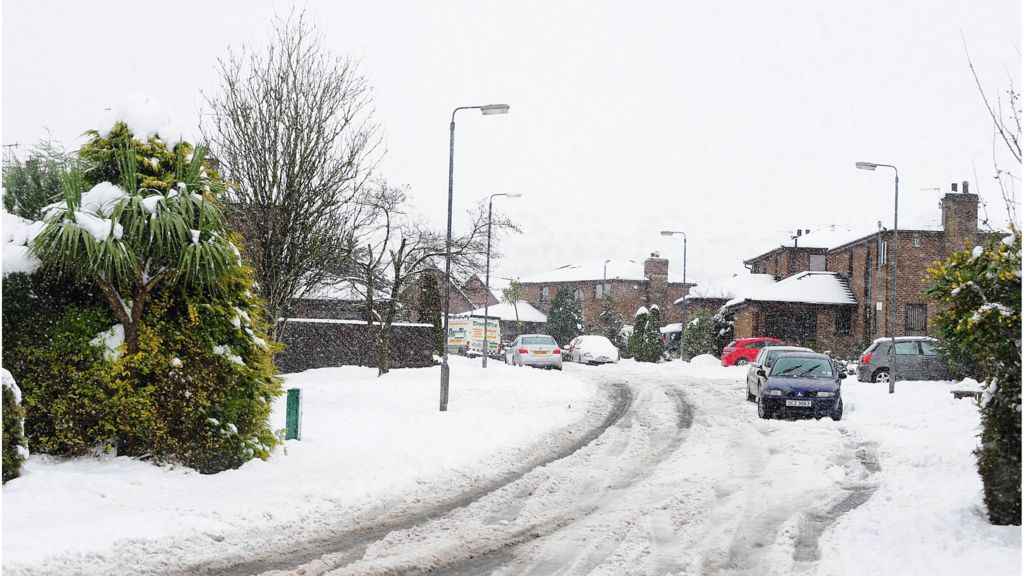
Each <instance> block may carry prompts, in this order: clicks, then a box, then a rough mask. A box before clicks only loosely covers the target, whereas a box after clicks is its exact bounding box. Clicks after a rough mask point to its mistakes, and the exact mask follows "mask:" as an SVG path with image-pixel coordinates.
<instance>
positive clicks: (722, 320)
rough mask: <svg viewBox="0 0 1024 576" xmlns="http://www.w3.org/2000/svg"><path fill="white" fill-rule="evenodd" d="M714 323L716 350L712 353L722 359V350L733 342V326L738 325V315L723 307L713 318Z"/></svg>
mask: <svg viewBox="0 0 1024 576" xmlns="http://www.w3.org/2000/svg"><path fill="white" fill-rule="evenodd" d="M711 321H712V322H714V328H713V330H714V333H715V350H714V352H712V354H714V356H715V357H716V358H721V356H722V350H724V349H725V347H726V346H728V345H729V342H732V339H733V338H732V337H733V326H734V325H735V323H736V313H735V312H733V311H732V310H731V309H729V308H726V307H725V306H722V307H721V308H719V309H718V312H715V315H714V316H712V317H711Z"/></svg>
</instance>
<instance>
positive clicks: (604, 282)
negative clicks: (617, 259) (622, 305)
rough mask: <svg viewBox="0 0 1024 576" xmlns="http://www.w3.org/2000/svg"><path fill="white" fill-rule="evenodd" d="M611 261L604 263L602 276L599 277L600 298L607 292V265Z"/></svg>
mask: <svg viewBox="0 0 1024 576" xmlns="http://www.w3.org/2000/svg"><path fill="white" fill-rule="evenodd" d="M609 262H611V259H608V260H605V261H604V275H603V276H602V277H601V298H604V295H605V293H607V292H608V263H609Z"/></svg>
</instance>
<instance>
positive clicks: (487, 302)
mask: <svg viewBox="0 0 1024 576" xmlns="http://www.w3.org/2000/svg"><path fill="white" fill-rule="evenodd" d="M495 196H504V197H506V198H519V197H521V196H522V194H491V198H490V200H488V201H487V266H486V270H487V272H486V273H485V274H484V277H485V278H486V280H484V346H483V348H484V350H483V352H484V353H483V357H484V359H483V362H482V365H483V367H484V368H487V353H488V352H490V351H491V345H490V340H488V338H487V322H488V320H489V317H488V316H487V313H488V311H489V310H490V306H491V211H492V209H493V208H494V197H495ZM499 322H500V320H499Z"/></svg>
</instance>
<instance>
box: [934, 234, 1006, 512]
mask: <svg viewBox="0 0 1024 576" xmlns="http://www.w3.org/2000/svg"><path fill="white" fill-rule="evenodd" d="M1020 252H1021V235H1020V231H1019V230H1018V229H1017V228H1016V227H1014V228H1012V230H1011V231H1010V233H1009V234H1008V235H1005V236H1004V237H1003V238H1002V239H999V238H992V239H991V240H990V241H989V242H988V243H987V244H986V245H985V246H978V247H976V248H974V249H973V250H970V251H963V252H957V253H955V254H953V255H952V256H951V257H950V258H949V259H948V260H946V261H945V262H935V265H934V267H933V268H932V269H930V270H929V273H930V275H931V278H932V282H933V285H932V288H931V289H930V290H929V292H928V293H929V295H930V296H931V297H932V298H935V299H936V300H937V301H938V302H939V303H940V304H941V305H942V306H943V308H942V310H941V311H940V312H939V314H938V315H937V316H936V321H935V326H936V332H937V335H938V336H939V338H940V339H941V340H942V342H943V344H944V348H945V349H946V350H947V351H950V350H952V351H954V353H955V354H956V355H961V356H962V357H963V358H966V359H967V361H968V362H970V363H971V364H973V365H975V366H976V370H977V374H978V376H979V378H978V379H979V380H981V381H983V382H985V383H986V389H985V391H984V394H983V396H982V399H981V401H980V409H981V421H982V432H981V446H979V447H978V449H977V450H976V451H975V455H976V456H977V459H978V472H979V473H980V475H981V480H982V484H983V487H984V500H985V506H986V507H987V508H988V516H989V520H990V521H991V522H992V523H993V524H999V525H1010V524H1012V525H1020V520H1021V437H1020V432H1021V319H1020V316H1021V254H1020Z"/></svg>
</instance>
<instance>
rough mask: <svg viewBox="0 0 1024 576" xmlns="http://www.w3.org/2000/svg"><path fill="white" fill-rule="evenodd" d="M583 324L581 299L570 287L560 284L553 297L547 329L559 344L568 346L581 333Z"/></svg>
mask: <svg viewBox="0 0 1024 576" xmlns="http://www.w3.org/2000/svg"><path fill="white" fill-rule="evenodd" d="M582 324H583V311H582V310H581V308H580V302H579V300H577V299H576V298H574V297H573V295H572V293H570V292H569V289H568V288H566V287H565V286H559V287H558V290H556V291H555V296H554V298H552V299H551V310H549V311H548V321H547V324H546V326H545V330H546V331H547V333H548V334H549V335H551V337H552V338H554V339H555V341H556V342H558V345H559V346H568V345H569V342H570V341H572V339H573V338H575V337H577V336H579V335H580V333H581V329H582Z"/></svg>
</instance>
